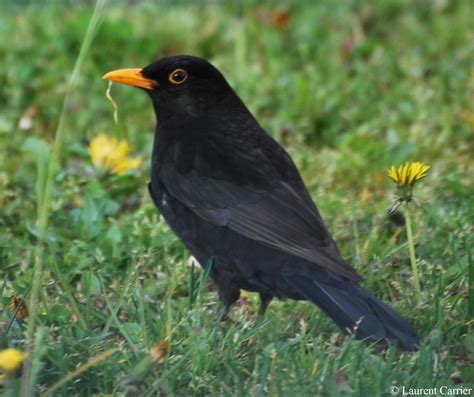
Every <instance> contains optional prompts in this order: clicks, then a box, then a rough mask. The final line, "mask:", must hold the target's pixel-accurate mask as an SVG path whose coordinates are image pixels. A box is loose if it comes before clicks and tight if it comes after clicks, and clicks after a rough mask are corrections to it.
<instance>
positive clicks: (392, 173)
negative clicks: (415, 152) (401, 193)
mask: <svg viewBox="0 0 474 397" xmlns="http://www.w3.org/2000/svg"><path fill="white" fill-rule="evenodd" d="M429 169H430V166H429V165H426V164H424V163H422V162H420V161H416V162H414V163H408V162H407V163H405V164H404V165H401V166H400V167H398V169H397V168H395V166H393V165H392V166H391V167H390V168H389V169H388V172H387V175H388V177H389V178H390V179H391V180H392V181H393V182H395V183H396V184H397V186H399V187H402V186H409V187H411V186H413V184H414V183H415V182H416V181H419V180H420V179H423V178H424V177H425V176H426V175H427V172H428V170H429Z"/></svg>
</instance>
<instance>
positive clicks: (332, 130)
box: [0, 0, 474, 396]
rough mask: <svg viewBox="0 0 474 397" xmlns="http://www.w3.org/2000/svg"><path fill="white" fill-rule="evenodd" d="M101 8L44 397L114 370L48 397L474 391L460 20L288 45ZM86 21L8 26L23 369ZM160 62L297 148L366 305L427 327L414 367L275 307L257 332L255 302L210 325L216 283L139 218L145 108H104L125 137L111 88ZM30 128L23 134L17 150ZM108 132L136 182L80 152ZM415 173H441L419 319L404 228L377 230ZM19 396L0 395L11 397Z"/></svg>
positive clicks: (343, 15)
mask: <svg viewBox="0 0 474 397" xmlns="http://www.w3.org/2000/svg"><path fill="white" fill-rule="evenodd" d="M109 3H110V4H108V5H106V6H105V8H104V9H103V10H102V11H101V17H102V24H101V25H100V28H99V30H98V31H97V33H96V36H95V37H94V40H93V42H92V45H91V48H90V49H89V51H88V52H87V53H86V54H85V58H84V59H83V64H82V67H81V69H80V74H79V75H78V80H77V84H76V85H75V86H74V87H73V89H72V90H71V91H70V99H69V104H68V107H67V109H66V111H65V112H64V114H63V116H64V125H63V127H62V128H63V138H64V139H63V143H62V145H61V150H60V153H59V154H60V159H59V160H60V168H59V170H58V172H57V174H55V176H54V179H53V182H54V190H53V195H52V200H51V202H50V210H51V211H50V216H49V219H48V222H47V228H46V230H45V235H44V239H43V240H44V242H45V250H44V258H43V259H44V267H43V272H42V280H41V281H42V283H41V288H40V289H39V300H38V303H37V306H36V309H37V311H38V317H37V319H36V322H35V330H36V332H35V334H36V336H35V340H36V341H37V343H36V345H35V353H34V360H33V362H32V367H31V370H32V371H31V374H32V376H31V379H32V380H33V381H34V383H35V388H36V391H37V392H38V393H39V392H42V391H45V390H46V389H48V388H50V387H51V386H52V385H53V384H55V383H56V382H58V381H60V380H61V379H63V378H64V377H65V376H66V375H68V374H70V373H71V372H72V371H74V370H75V369H77V368H78V367H80V366H81V365H83V364H85V363H86V362H87V361H88V360H89V359H91V358H93V357H95V356H97V355H98V354H100V353H102V352H104V351H106V350H108V349H111V348H118V351H117V352H115V353H114V354H113V355H111V356H110V357H108V358H106V359H105V360H103V361H100V362H98V363H97V364H96V365H95V366H93V367H92V368H90V369H88V370H87V371H84V372H83V373H81V374H80V375H79V376H77V377H76V378H74V379H73V380H72V381H70V382H68V383H66V384H65V385H64V386H62V387H61V388H59V389H58V390H57V392H56V394H55V395H58V396H76V395H77V396H87V395H103V394H113V395H123V394H126V393H128V395H130V396H133V395H140V393H141V394H144V395H160V394H159V393H162V394H161V395H169V396H186V395H196V396H214V395H225V396H264V395H269V396H296V395H297V396H314V395H323V396H325V395H327V396H339V395H340V396H352V395H356V396H359V395H360V396H382V395H387V396H388V395H390V387H391V386H393V385H395V386H400V387H401V386H403V385H404V386H405V387H407V388H408V387H418V388H433V387H438V388H439V387H440V386H443V385H444V386H446V385H448V386H453V385H458V386H460V385H464V386H465V387H467V386H468V385H469V382H472V381H473V379H474V366H473V365H472V362H473V359H474V338H473V337H472V324H473V322H472V319H473V313H474V293H473V291H472V285H473V279H474V239H473V237H472V236H473V234H474V226H473V225H474V201H473V200H472V197H474V179H473V177H472V175H473V173H474V166H473V164H474V163H473V162H472V158H473V156H474V150H473V147H474V121H473V119H474V113H473V106H472V100H473V95H474V92H473V89H474V87H473V85H474V80H473V79H474V76H473V74H472V73H473V72H472V60H473V59H472V43H471V42H470V40H471V41H472V37H470V36H469V31H471V32H472V28H473V24H472V21H471V18H470V14H472V12H471V11H472V10H470V7H471V5H470V2H469V1H468V0H465V1H460V0H459V1H447V2H443V1H437V2H428V1H426V2H424V1H415V2H413V1H408V0H402V1H395V0H387V1H382V0H380V1H371V2H368V3H365V2H358V1H346V2H333V1H329V0H323V1H319V2H315V4H314V5H310V4H309V2H296V1H290V2H287V3H286V4H287V9H288V10H289V15H290V20H289V25H288V26H287V27H282V26H277V25H275V24H274V23H272V13H273V12H275V10H276V9H277V8H278V6H277V5H276V3H273V2H268V3H267V4H266V5H257V3H255V4H254V3H252V2H244V3H243V4H241V5H239V4H238V3H233V4H232V5H226V4H225V3H221V4H219V5H217V4H208V3H200V4H199V5H192V3H189V4H186V3H179V5H172V4H171V3H169V4H168V3H163V4H160V5H155V4H152V3H141V4H139V5H135V6H131V5H127V4H125V3H117V2H109ZM92 12H93V9H92V7H89V6H85V5H84V6H77V5H71V4H67V3H66V2H47V3H44V4H42V5H39V4H38V5H35V3H34V2H32V4H30V3H27V4H25V5H21V6H18V5H14V4H13V2H11V3H10V2H7V3H6V4H5V3H3V4H2V12H1V13H0V59H2V67H1V68H0V87H1V88H0V106H1V109H2V111H1V112H0V349H1V348H4V347H6V346H9V347H16V348H19V349H21V350H24V349H25V343H26V342H25V340H26V338H27V324H26V323H22V322H18V321H16V320H13V321H12V319H13V317H14V313H13V312H12V310H11V308H10V303H11V300H12V297H13V295H14V294H16V293H18V294H19V295H21V296H24V297H26V296H27V295H28V294H29V293H30V291H31V287H32V282H33V280H34V279H35V278H36V279H37V276H35V275H34V272H33V268H34V264H35V256H36V255H37V252H38V251H37V247H38V246H39V241H38V239H39V238H40V239H41V233H40V225H39V224H38V215H39V211H40V205H41V203H42V200H43V199H44V191H45V185H44V178H45V175H46V170H47V164H48V161H49V159H50V155H51V148H52V145H53V142H54V140H55V134H56V131H57V127H58V122H59V119H60V116H61V109H62V104H63V102H64V98H65V95H66V91H67V87H68V81H69V80H70V77H71V73H72V70H73V68H74V65H75V64H76V60H77V57H78V54H79V51H80V48H81V46H82V45H83V41H84V35H85V33H86V30H87V27H88V25H89V22H90V18H91V15H92ZM170 53H191V54H195V55H199V56H202V57H205V58H208V59H209V60H211V61H212V62H213V63H214V64H215V65H216V66H218V67H219V68H220V69H221V70H222V71H223V73H224V74H225V76H226V77H227V78H228V80H229V81H230V82H231V84H232V85H233V87H234V88H235V89H236V91H237V92H238V93H239V95H240V96H241V97H242V99H243V100H244V101H245V103H247V105H248V106H249V107H250V109H251V110H252V111H253V112H254V114H255V115H256V116H257V118H258V119H259V121H260V122H261V123H262V125H263V126H264V127H265V128H266V129H267V131H269V132H270V133H271V134H272V135H273V136H275V137H276V138H277V139H278V140H279V141H280V142H282V143H283V144H284V145H285V147H286V148H287V149H288V150H289V152H290V153H291V155H292V156H293V158H294V159H295V161H296V162H297V164H298V166H299V168H300V170H301V172H302V175H303V177H304V179H305V181H306V183H307V184H308V187H309V189H310V192H311V194H312V195H313V197H314V198H315V200H316V201H317V203H318V206H319V208H320V210H321V212H322V213H323V215H324V217H325V219H326V221H327V223H328V224H329V226H330V229H331V231H332V232H333V234H334V236H335V239H336V241H337V242H338V244H339V246H340V248H341V251H342V252H343V254H344V256H345V258H347V260H348V261H349V262H350V263H352V264H353V265H354V267H355V268H356V269H357V270H358V272H359V273H360V274H361V275H363V277H364V283H363V285H364V286H365V287H366V288H367V289H369V290H370V291H372V292H374V293H375V294H377V295H378V296H379V297H380V298H382V299H383V300H384V301H386V302H388V303H390V304H391V305H392V306H393V307H394V308H395V309H397V310H398V311H399V312H401V313H403V314H404V315H405V316H406V317H408V318H410V319H411V320H412V321H413V323H414V324H415V326H416V328H417V330H418V331H419V333H420V335H421V337H422V339H423V344H422V346H421V349H420V351H419V352H416V353H411V354H406V353H399V352H396V351H395V350H393V349H391V350H389V351H387V352H379V353H377V352H376V351H375V350H374V349H373V347H371V346H369V345H367V344H364V343H361V342H358V341H354V340H352V339H350V338H345V337H343V336H341V335H340V333H339V332H338V331H337V329H336V328H335V326H334V325H333V324H332V322H331V321H330V320H329V319H328V318H327V317H325V316H324V315H323V314H322V313H321V312H320V311H319V310H318V309H317V308H315V307H314V306H313V305H311V304H309V303H304V302H294V301H284V302H272V304H271V306H270V308H269V310H268V314H267V316H266V318H265V319H264V320H258V319H255V316H254V311H255V307H256V304H257V303H258V302H257V299H256V297H255V296H253V295H252V294H248V295H246V296H245V297H244V298H242V299H241V302H240V303H239V304H238V305H237V307H235V308H234V309H233V311H232V314H231V318H232V321H227V322H225V323H218V322H217V321H216V319H215V310H216V305H217V300H216V296H215V291H214V288H213V286H212V282H210V281H209V280H207V279H205V278H204V277H203V273H202V272H199V271H197V270H193V269H192V268H190V267H189V266H188V264H187V259H188V253H187V252H186V251H185V249H184V248H183V246H182V244H181V243H180V242H179V240H178V239H177V238H176V237H175V236H174V235H173V233H172V232H171V230H170V229H169V227H168V226H167V225H166V223H165V222H164V220H163V218H162V217H161V216H160V215H159V213H158V211H157V210H156V209H155V208H154V206H153V204H152V202H151V200H150V198H149V197H148V192H147V189H146V182H147V180H148V177H149V172H150V170H149V161H148V160H149V157H150V152H151V145H152V139H153V129H154V123H155V120H154V115H153V112H152V108H151V105H150V104H149V103H148V99H147V98H146V96H145V95H143V94H142V93H140V92H139V91H138V90H134V89H132V88H130V87H122V86H114V87H113V94H114V98H115V100H116V102H117V103H118V106H119V121H120V122H119V125H118V126H116V125H115V124H114V122H113V109H112V106H111V104H110V103H109V102H108V101H107V100H106V98H105V95H104V93H105V89H106V84H105V82H104V81H103V80H102V79H101V76H102V75H103V74H104V73H105V72H107V71H109V70H113V69H116V68H122V67H140V66H144V65H146V64H148V63H150V62H151V61H152V60H153V59H155V58H156V57H159V56H162V55H166V54H170ZM32 107H34V108H35V109H36V110H35V111H33V112H32V113H35V114H34V116H33V117H30V119H31V127H30V128H28V129H22V128H20V126H19V125H20V124H19V123H20V120H21V119H22V118H23V119H25V118H28V117H27V116H25V112H26V111H27V110H28V109H31V108H32ZM30 113H31V111H30ZM100 132H106V133H108V134H110V135H113V136H117V137H120V138H126V139H128V140H129V141H130V142H131V144H132V146H133V148H134V152H135V153H137V154H140V155H142V156H143V157H144V158H145V161H144V163H143V166H142V167H141V169H140V170H139V171H137V172H131V173H129V174H127V175H123V176H119V177H117V176H104V175H100V174H98V173H97V172H96V171H95V170H94V168H93V166H92V164H91V161H90V157H89V154H88V151H87V145H88V143H89V142H90V140H91V139H92V138H93V137H94V136H96V135H97V134H98V133H100ZM407 160H420V161H424V162H426V163H428V164H430V165H431V166H432V168H431V170H430V172H429V175H428V177H427V178H426V179H425V180H423V181H422V182H420V183H419V185H417V186H416V194H417V195H418V196H419V198H420V199H421V201H422V203H423V204H422V206H421V207H420V208H417V209H413V223H414V236H415V242H416V253H417V257H418V261H419V262H418V268H419V272H420V279H421V300H420V301H419V302H417V295H416V291H415V289H414V287H413V280H412V277H411V270H410V261H409V255H408V246H407V244H406V237H405V231H404V227H403V223H402V224H401V225H400V222H398V223H397V222H396V221H394V220H391V219H389V218H388V217H387V215H386V209H387V207H388V206H389V205H390V201H391V196H392V194H393V193H394V190H393V186H391V183H390V181H389V180H388V178H387V177H386V175H385V174H386V168H388V166H390V165H392V164H395V165H397V164H399V163H401V162H404V161H407ZM10 323H11V326H10V327H8V325H9V324H10ZM166 337H168V340H169V352H168V355H167V357H166V360H165V362H164V363H163V364H155V365H152V366H151V368H150V369H149V371H148V372H147V371H145V369H144V367H147V365H146V364H148V363H147V354H148V351H149V350H150V349H151V348H152V347H153V346H155V345H156V344H158V343H159V342H160V341H161V340H163V339H165V338H166ZM147 368H148V367H147ZM20 382H21V378H18V379H16V380H13V381H11V382H10V383H9V385H8V387H4V389H3V393H4V394H5V395H14V396H16V395H17V393H18V391H19V388H20ZM471 387H472V386H471ZM0 393H2V391H1V389H0ZM471 394H472V392H471Z"/></svg>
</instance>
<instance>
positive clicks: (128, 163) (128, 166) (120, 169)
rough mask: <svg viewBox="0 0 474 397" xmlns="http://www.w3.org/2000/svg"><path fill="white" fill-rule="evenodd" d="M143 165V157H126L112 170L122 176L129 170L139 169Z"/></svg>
mask: <svg viewBox="0 0 474 397" xmlns="http://www.w3.org/2000/svg"><path fill="white" fill-rule="evenodd" d="M141 164H142V158H141V157H134V158H133V159H130V158H128V157H125V158H122V159H121V160H120V161H119V162H117V163H116V164H115V166H114V167H113V168H112V172H113V173H114V174H117V175H122V174H123V173H125V172H127V171H128V170H133V169H136V168H139V167H140V165H141Z"/></svg>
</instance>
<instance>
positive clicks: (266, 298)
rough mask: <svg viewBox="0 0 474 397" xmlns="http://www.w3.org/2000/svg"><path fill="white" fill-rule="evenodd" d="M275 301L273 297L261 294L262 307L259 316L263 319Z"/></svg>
mask: <svg viewBox="0 0 474 397" xmlns="http://www.w3.org/2000/svg"><path fill="white" fill-rule="evenodd" d="M272 299H273V295H270V294H264V293H262V292H260V307H259V309H258V315H259V316H260V317H263V316H264V315H265V311H266V310H267V307H268V305H269V304H270V302H271V301H272Z"/></svg>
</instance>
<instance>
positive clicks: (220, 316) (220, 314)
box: [217, 303, 230, 321]
mask: <svg viewBox="0 0 474 397" xmlns="http://www.w3.org/2000/svg"><path fill="white" fill-rule="evenodd" d="M229 309H230V305H226V304H225V303H224V304H223V306H222V307H221V308H220V309H219V310H218V311H217V320H218V321H225V320H227V317H228V314H229Z"/></svg>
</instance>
